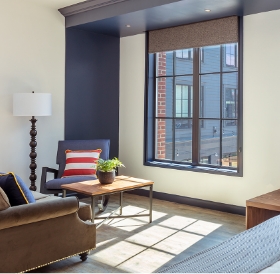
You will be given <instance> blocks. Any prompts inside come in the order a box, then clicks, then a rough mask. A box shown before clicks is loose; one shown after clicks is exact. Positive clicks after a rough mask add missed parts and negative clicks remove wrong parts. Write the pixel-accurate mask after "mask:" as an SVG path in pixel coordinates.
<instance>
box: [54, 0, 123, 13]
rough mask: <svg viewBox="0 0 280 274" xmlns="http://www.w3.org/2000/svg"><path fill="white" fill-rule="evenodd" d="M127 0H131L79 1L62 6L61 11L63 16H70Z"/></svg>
mask: <svg viewBox="0 0 280 274" xmlns="http://www.w3.org/2000/svg"><path fill="white" fill-rule="evenodd" d="M125 1H129V0H107V1H106V0H88V1H85V2H81V3H77V4H74V5H71V6H68V7H65V8H61V9H59V12H60V13H61V14H62V15H63V16H65V17H66V16H70V15H74V14H77V13H81V12H85V11H89V10H93V9H97V8H102V7H106V6H108V5H112V4H117V3H120V2H125Z"/></svg>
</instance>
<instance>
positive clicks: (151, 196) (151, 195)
mask: <svg viewBox="0 0 280 274" xmlns="http://www.w3.org/2000/svg"><path fill="white" fill-rule="evenodd" d="M152 212H153V185H151V186H150V223H151V222H152Z"/></svg>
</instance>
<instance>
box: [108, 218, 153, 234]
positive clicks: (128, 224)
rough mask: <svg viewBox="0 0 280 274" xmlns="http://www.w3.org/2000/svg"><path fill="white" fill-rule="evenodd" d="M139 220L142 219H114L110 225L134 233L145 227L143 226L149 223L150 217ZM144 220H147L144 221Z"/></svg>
mask: <svg viewBox="0 0 280 274" xmlns="http://www.w3.org/2000/svg"><path fill="white" fill-rule="evenodd" d="M141 218H142V217H141ZM139 219H140V218H125V219H118V220H117V219H114V220H113V221H111V222H110V223H109V225H110V226H112V227H116V228H118V229H122V230H125V231H133V230H135V229H139V228H141V227H143V225H146V224H147V223H148V217H143V220H139ZM144 219H146V220H145V221H144Z"/></svg>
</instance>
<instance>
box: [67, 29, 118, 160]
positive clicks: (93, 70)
mask: <svg viewBox="0 0 280 274" xmlns="http://www.w3.org/2000/svg"><path fill="white" fill-rule="evenodd" d="M119 57H120V39H119V38H118V37H113V36H108V35H102V34H96V33H94V32H90V31H84V30H79V29H76V28H68V29H66V76H65V77H66V83H65V139H66V140H77V139H100V138H108V139H110V140H111V149H110V150H111V153H110V157H114V156H118V147H119Z"/></svg>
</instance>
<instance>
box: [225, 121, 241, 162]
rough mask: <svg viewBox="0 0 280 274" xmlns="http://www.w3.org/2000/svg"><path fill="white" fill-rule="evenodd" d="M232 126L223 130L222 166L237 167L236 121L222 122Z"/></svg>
mask: <svg viewBox="0 0 280 274" xmlns="http://www.w3.org/2000/svg"><path fill="white" fill-rule="evenodd" d="M224 122H227V123H231V124H232V126H227V127H224V128H223V140H222V155H223V159H222V165H223V166H232V167H237V121H236V120H233V121H224Z"/></svg>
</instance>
